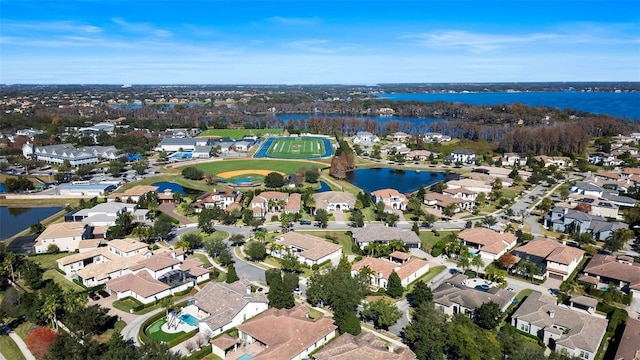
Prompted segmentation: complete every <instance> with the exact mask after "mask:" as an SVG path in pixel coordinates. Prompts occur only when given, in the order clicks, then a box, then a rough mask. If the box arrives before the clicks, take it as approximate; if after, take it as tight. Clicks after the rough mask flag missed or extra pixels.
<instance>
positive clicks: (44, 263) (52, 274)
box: [29, 252, 84, 291]
mask: <svg viewBox="0 0 640 360" xmlns="http://www.w3.org/2000/svg"><path fill="white" fill-rule="evenodd" d="M68 255H69V253H66V252H62V253H58V254H43V255H36V256H31V257H29V260H32V261H34V262H36V263H38V264H40V266H41V267H42V268H43V269H44V270H45V271H44V275H43V276H42V279H43V280H48V279H53V281H55V282H56V283H58V285H60V287H61V288H62V290H67V289H73V290H75V291H82V290H84V288H83V287H82V286H80V285H78V284H76V283H74V282H71V281H69V280H67V278H65V277H64V275H62V274H61V273H59V272H58V270H56V269H57V268H58V263H57V262H56V260H58V259H61V258H63V257H65V256H68Z"/></svg>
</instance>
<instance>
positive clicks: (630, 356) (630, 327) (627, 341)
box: [334, 134, 640, 360]
mask: <svg viewBox="0 0 640 360" xmlns="http://www.w3.org/2000/svg"><path fill="white" fill-rule="evenodd" d="M639 135H640V134H639ZM638 339H640V320H638V319H634V318H632V317H630V318H629V319H627V325H626V326H625V328H624V332H623V333H622V337H621V338H620V344H619V345H618V350H617V351H616V355H615V357H614V358H613V359H614V360H636V359H640V341H638ZM334 342H335V341H334Z"/></svg>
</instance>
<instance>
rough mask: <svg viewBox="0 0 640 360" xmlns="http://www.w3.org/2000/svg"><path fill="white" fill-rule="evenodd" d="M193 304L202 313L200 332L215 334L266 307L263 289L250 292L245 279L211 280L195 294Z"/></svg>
mask: <svg viewBox="0 0 640 360" xmlns="http://www.w3.org/2000/svg"><path fill="white" fill-rule="evenodd" d="M190 304H191V305H193V306H195V307H196V308H197V313H198V314H199V315H200V321H199V325H198V327H199V331H200V333H204V334H206V335H207V336H209V337H214V336H217V335H219V334H221V333H222V332H224V331H227V330H229V329H231V328H234V327H236V326H238V325H240V324H242V323H243V322H245V321H247V320H248V319H250V318H252V317H254V316H256V315H258V314H259V313H261V312H263V311H265V310H267V308H268V307H269V306H268V304H269V301H268V300H267V297H266V295H265V293H264V292H262V291H256V292H252V291H251V282H250V281H249V280H246V279H242V280H238V281H236V282H234V283H231V284H227V283H225V282H211V283H208V284H207V285H206V286H205V287H203V288H202V290H200V291H199V292H198V293H197V294H195V295H194V296H193V300H192V301H191V302H190Z"/></svg>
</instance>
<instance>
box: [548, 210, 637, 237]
mask: <svg viewBox="0 0 640 360" xmlns="http://www.w3.org/2000/svg"><path fill="white" fill-rule="evenodd" d="M544 226H545V228H547V229H553V231H557V232H567V231H568V232H580V233H585V232H588V233H590V234H592V235H593V237H594V239H596V240H607V239H610V238H611V237H613V233H614V231H616V230H618V229H626V228H628V227H629V225H627V224H625V223H623V222H619V221H611V222H610V221H607V220H605V218H603V217H602V216H594V215H589V214H587V213H584V212H582V211H578V210H573V209H569V208H567V207H560V206H556V207H554V208H553V209H552V210H551V212H550V213H549V214H547V215H545V216H544Z"/></svg>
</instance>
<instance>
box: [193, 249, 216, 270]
mask: <svg viewBox="0 0 640 360" xmlns="http://www.w3.org/2000/svg"><path fill="white" fill-rule="evenodd" d="M191 256H193V257H195V258H197V259H198V260H200V261H202V266H204V267H205V268H206V269H208V268H210V267H212V266H213V265H212V264H211V261H209V258H208V257H207V255H205V254H200V253H193V255H191Z"/></svg>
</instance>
